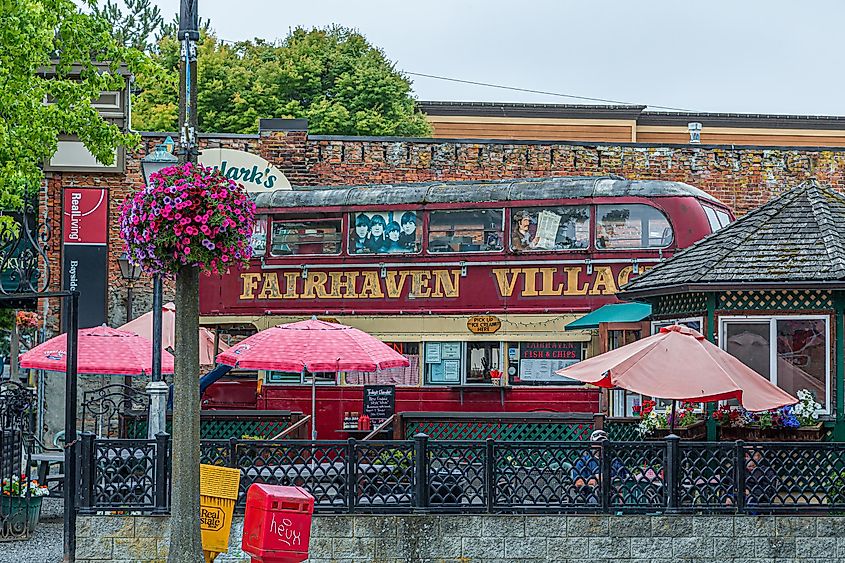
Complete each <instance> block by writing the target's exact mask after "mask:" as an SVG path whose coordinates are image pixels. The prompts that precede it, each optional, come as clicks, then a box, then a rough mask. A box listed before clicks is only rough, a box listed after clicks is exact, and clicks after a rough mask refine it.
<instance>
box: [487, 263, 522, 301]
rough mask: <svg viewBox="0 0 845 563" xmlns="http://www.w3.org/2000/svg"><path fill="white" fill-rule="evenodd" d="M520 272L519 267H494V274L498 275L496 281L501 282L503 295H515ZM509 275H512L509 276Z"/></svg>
mask: <svg viewBox="0 0 845 563" xmlns="http://www.w3.org/2000/svg"><path fill="white" fill-rule="evenodd" d="M519 272H520V269H519V268H493V275H494V276H496V283H497V284H499V295H501V296H502V297H510V296H512V295H513V290H514V288H515V287H516V280H517V278H519ZM508 275H510V276H511V277H510V278H509V277H508Z"/></svg>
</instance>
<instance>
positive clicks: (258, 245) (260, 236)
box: [249, 216, 267, 256]
mask: <svg viewBox="0 0 845 563" xmlns="http://www.w3.org/2000/svg"><path fill="white" fill-rule="evenodd" d="M249 244H250V246H251V247H252V255H253V256H264V253H265V252H266V251H267V217H266V216H263V217H257V218H256V219H255V226H254V227H253V228H252V237H251V238H250V239H249Z"/></svg>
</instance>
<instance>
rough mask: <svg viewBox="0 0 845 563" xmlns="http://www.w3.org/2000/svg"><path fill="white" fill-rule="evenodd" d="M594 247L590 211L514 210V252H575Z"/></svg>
mask: <svg viewBox="0 0 845 563" xmlns="http://www.w3.org/2000/svg"><path fill="white" fill-rule="evenodd" d="M588 246H590V208H589V207H587V206H586V205H569V206H565V207H547V208H541V207H527V208H522V209H515V210H514V211H513V221H512V225H511V250H514V251H516V252H526V251H532V250H534V251H544V250H545V251H548V250H572V249H576V248H587V247H588Z"/></svg>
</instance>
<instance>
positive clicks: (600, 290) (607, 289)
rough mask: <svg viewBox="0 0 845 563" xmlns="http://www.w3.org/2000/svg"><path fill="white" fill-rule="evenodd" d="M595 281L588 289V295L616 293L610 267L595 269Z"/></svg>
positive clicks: (597, 267)
mask: <svg viewBox="0 0 845 563" xmlns="http://www.w3.org/2000/svg"><path fill="white" fill-rule="evenodd" d="M595 274H596V280H595V281H594V282H593V287H591V288H590V295H612V294H614V293H616V280H615V279H613V271H612V270H611V269H610V266H596V267H595Z"/></svg>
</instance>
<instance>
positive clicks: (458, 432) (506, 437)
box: [405, 420, 593, 442]
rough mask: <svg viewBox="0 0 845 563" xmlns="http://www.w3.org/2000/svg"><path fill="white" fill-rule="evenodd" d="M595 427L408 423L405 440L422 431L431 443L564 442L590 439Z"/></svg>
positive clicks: (455, 422) (582, 424) (586, 424)
mask: <svg viewBox="0 0 845 563" xmlns="http://www.w3.org/2000/svg"><path fill="white" fill-rule="evenodd" d="M592 431H593V426H592V424H589V423H581V422H572V423H566V422H538V423H530V422H495V421H490V422H480V421H457V420H456V421H449V420H436V421H409V422H408V424H407V425H406V427H405V437H406V438H408V439H410V438H413V437H414V435H415V434H418V433H420V432H422V433H423V434H426V435H427V436H428V437H429V438H430V439H432V440H486V439H488V438H493V439H495V440H500V441H505V442H546V441H548V442H558V441H561V442H564V441H573V440H587V439H589V437H590V433H591V432H592Z"/></svg>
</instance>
